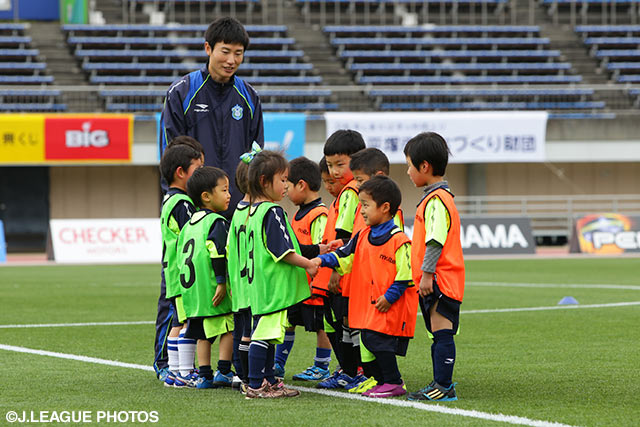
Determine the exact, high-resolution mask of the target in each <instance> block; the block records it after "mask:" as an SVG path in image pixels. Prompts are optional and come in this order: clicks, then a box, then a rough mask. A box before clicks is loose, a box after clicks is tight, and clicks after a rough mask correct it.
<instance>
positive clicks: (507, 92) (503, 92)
mask: <svg viewBox="0 0 640 427" xmlns="http://www.w3.org/2000/svg"><path fill="white" fill-rule="evenodd" d="M368 93H369V95H371V96H403V97H407V96H586V95H593V94H594V93H595V91H594V90H593V89H588V88H587V89H583V88H575V89H567V88H558V89H554V88H551V89H549V88H544V89H543V88H540V89H537V88H528V89H510V88H501V89H454V88H451V89H416V88H411V89H372V90H370V91H369V92H368Z"/></svg>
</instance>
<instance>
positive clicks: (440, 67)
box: [348, 62, 571, 72]
mask: <svg viewBox="0 0 640 427" xmlns="http://www.w3.org/2000/svg"><path fill="white" fill-rule="evenodd" d="M348 68H349V69H350V70H351V71H438V72H439V71H517V70H550V71H559V70H570V69H571V64H569V63H568V62H515V63H451V64H416V63H394V64H384V63H365V64H362V63H356V64H351V65H350V66H349V67H348Z"/></svg>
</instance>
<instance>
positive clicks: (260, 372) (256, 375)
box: [249, 341, 269, 389]
mask: <svg viewBox="0 0 640 427" xmlns="http://www.w3.org/2000/svg"><path fill="white" fill-rule="evenodd" d="M268 348H269V344H268V343H267V342H266V341H251V344H250V345H249V387H251V388H253V389H257V388H260V387H262V380H263V379H264V367H265V363H266V361H267V349H268Z"/></svg>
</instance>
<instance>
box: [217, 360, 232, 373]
mask: <svg viewBox="0 0 640 427" xmlns="http://www.w3.org/2000/svg"><path fill="white" fill-rule="evenodd" d="M218 371H220V373H221V374H222V375H227V374H228V373H229V372H231V361H230V360H218Z"/></svg>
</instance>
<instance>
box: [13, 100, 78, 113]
mask: <svg viewBox="0 0 640 427" xmlns="http://www.w3.org/2000/svg"><path fill="white" fill-rule="evenodd" d="M66 110H67V105H66V104H51V103H37V102H25V103H0V111H5V112H6V111H66Z"/></svg>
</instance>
